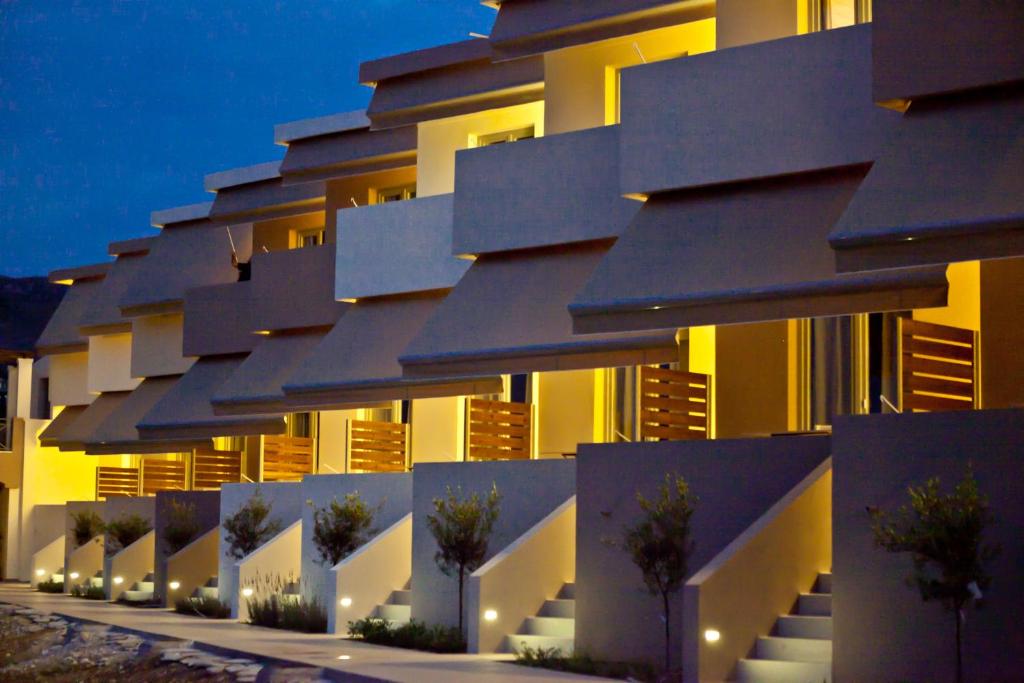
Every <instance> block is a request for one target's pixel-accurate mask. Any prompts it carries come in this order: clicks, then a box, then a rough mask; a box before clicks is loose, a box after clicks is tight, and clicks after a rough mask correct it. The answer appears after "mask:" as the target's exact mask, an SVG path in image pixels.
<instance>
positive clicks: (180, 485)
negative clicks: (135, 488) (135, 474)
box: [142, 458, 188, 496]
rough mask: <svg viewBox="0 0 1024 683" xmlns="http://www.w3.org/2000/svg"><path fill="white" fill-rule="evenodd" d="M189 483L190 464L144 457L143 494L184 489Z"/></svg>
mask: <svg viewBox="0 0 1024 683" xmlns="http://www.w3.org/2000/svg"><path fill="white" fill-rule="evenodd" d="M187 485H188V465H187V464H186V463H184V462H179V461H176V460H155V459H153V458H143V459H142V495H144V496H155V495H156V493H157V491H184V490H185V489H186V488H187Z"/></svg>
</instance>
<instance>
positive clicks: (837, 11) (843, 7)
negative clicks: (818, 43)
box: [808, 0, 871, 31]
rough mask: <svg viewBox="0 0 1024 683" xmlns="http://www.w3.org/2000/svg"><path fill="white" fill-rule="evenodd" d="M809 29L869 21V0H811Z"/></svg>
mask: <svg viewBox="0 0 1024 683" xmlns="http://www.w3.org/2000/svg"><path fill="white" fill-rule="evenodd" d="M808 9H809V11H810V18H809V19H810V22H809V23H810V30H812V31H827V30H828V29H833V28H842V27H844V26H853V25H854V24H863V23H865V22H868V21H871V0H812V1H811V2H810V3H809V5H808Z"/></svg>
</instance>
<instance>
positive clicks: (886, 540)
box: [869, 465, 999, 683]
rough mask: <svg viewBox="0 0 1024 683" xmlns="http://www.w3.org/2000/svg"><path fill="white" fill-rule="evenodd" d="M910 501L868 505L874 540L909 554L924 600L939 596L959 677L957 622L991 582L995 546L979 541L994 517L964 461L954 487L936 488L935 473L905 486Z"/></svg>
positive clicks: (960, 659)
mask: <svg viewBox="0 0 1024 683" xmlns="http://www.w3.org/2000/svg"><path fill="white" fill-rule="evenodd" d="M907 492H908V494H909V495H910V505H909V506H907V505H903V506H901V507H900V508H899V509H898V510H897V511H896V512H895V513H892V514H890V513H887V512H884V511H882V510H877V509H869V514H870V515H871V527H872V531H873V532H874V536H875V545H877V546H878V547H880V548H884V549H885V550H888V551H889V552H891V553H910V555H911V558H912V559H913V562H914V572H913V574H911V575H910V576H909V577H908V583H909V584H910V585H912V586H913V585H916V586H917V589H918V592H920V594H921V599H922V600H924V601H925V602H928V601H930V600H938V601H939V602H940V603H941V604H942V606H943V607H945V608H946V609H947V610H949V611H951V612H952V613H953V618H954V620H955V621H956V680H957V683H960V682H961V681H963V655H962V633H961V631H962V625H963V622H964V620H965V618H966V613H965V610H966V608H967V606H968V604H969V603H970V601H971V598H972V597H981V591H983V590H985V589H987V588H988V587H989V585H990V584H991V582H992V577H991V576H989V574H988V571H987V569H986V566H987V565H988V564H989V562H990V561H991V560H992V559H994V558H995V557H996V555H998V554H999V546H998V545H996V544H989V543H985V542H984V541H983V538H982V537H983V535H984V533H985V529H986V528H987V527H989V526H991V524H992V523H993V521H994V518H993V516H992V513H991V512H990V511H989V507H988V498H986V497H985V496H983V495H981V493H980V492H979V491H978V482H977V481H975V479H974V471H973V470H972V468H971V466H970V465H968V467H967V472H966V473H965V474H964V478H963V480H962V481H961V482H960V483H959V484H957V485H956V486H955V487H954V488H953V492H952V493H949V494H943V493H942V492H941V491H940V490H939V479H938V477H932V478H931V479H929V480H928V481H926V482H925V483H924V485H923V486H910V487H908V489H907Z"/></svg>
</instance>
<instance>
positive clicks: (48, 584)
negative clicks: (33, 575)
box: [36, 579, 64, 593]
mask: <svg viewBox="0 0 1024 683" xmlns="http://www.w3.org/2000/svg"><path fill="white" fill-rule="evenodd" d="M36 590H37V591H39V592H40V593H63V592H64V582H63V581H54V580H53V579H47V580H46V581H40V582H39V583H37V584H36Z"/></svg>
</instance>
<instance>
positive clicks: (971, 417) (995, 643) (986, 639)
mask: <svg viewBox="0 0 1024 683" xmlns="http://www.w3.org/2000/svg"><path fill="white" fill-rule="evenodd" d="M833 444H834V450H833V466H834V477H835V478H834V482H833V492H834V493H833V538H834V566H833V597H832V599H833V628H834V637H835V641H834V645H833V648H834V649H833V662H834V664H833V666H834V675H835V678H836V680H841V681H883V680H885V681H888V680H908V681H945V680H952V679H953V672H954V667H955V661H954V660H955V656H956V648H955V640H954V622H953V617H952V616H951V614H950V613H949V612H947V611H945V610H944V609H943V608H942V606H941V605H940V604H939V603H937V602H929V603H923V602H922V601H921V598H920V597H919V594H918V591H917V588H916V587H911V586H908V585H907V582H906V578H907V577H908V576H909V575H910V574H911V572H912V562H911V559H910V557H909V556H908V555H907V554H890V553H887V552H885V551H884V550H881V549H878V548H876V547H875V545H874V539H873V536H872V532H871V522H870V518H869V516H868V514H867V512H866V510H865V507H866V506H876V507H879V508H882V509H884V510H894V509H896V508H898V507H899V506H901V505H904V504H905V503H907V501H908V497H907V487H908V486H910V485H919V484H923V483H924V482H925V481H926V480H927V479H929V478H930V477H939V478H940V481H941V488H942V490H943V491H946V492H948V491H950V490H952V488H953V486H954V485H955V484H956V483H957V482H959V481H960V480H961V479H962V478H963V476H964V472H965V469H966V467H967V463H968V462H970V463H971V464H972V466H973V468H974V476H975V478H976V480H977V482H978V487H979V489H980V491H981V493H982V494H983V495H985V496H987V497H988V499H989V506H990V509H991V511H992V513H993V514H994V516H995V525H994V526H993V527H992V529H991V530H990V531H989V532H988V534H987V535H986V537H985V538H986V540H987V541H990V542H997V543H999V544H1000V545H1001V546H1002V552H1001V553H1000V555H999V556H998V557H997V558H996V559H995V561H994V562H992V563H991V564H990V571H991V575H992V585H991V587H990V588H989V590H988V591H986V595H985V599H984V607H983V608H982V609H971V610H969V611H968V612H967V621H966V624H965V631H964V674H965V680H969V681H975V682H977V683H987V682H993V683H994V682H996V681H999V682H1000V683H1001V682H1003V681H1017V680H1021V653H1022V652H1024V627H1022V626H1021V624H1020V611H1021V607H1022V606H1024V582H1022V581H1021V567H1024V540H1022V539H1024V495H1022V492H1021V481H1022V480H1024V464H1022V462H1024V461H1022V460H1021V444H1024V411H1022V410H986V411H959V412H948V413H918V414H904V415H870V416H860V417H844V418H839V419H838V420H837V421H836V423H835V425H834V435H833Z"/></svg>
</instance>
